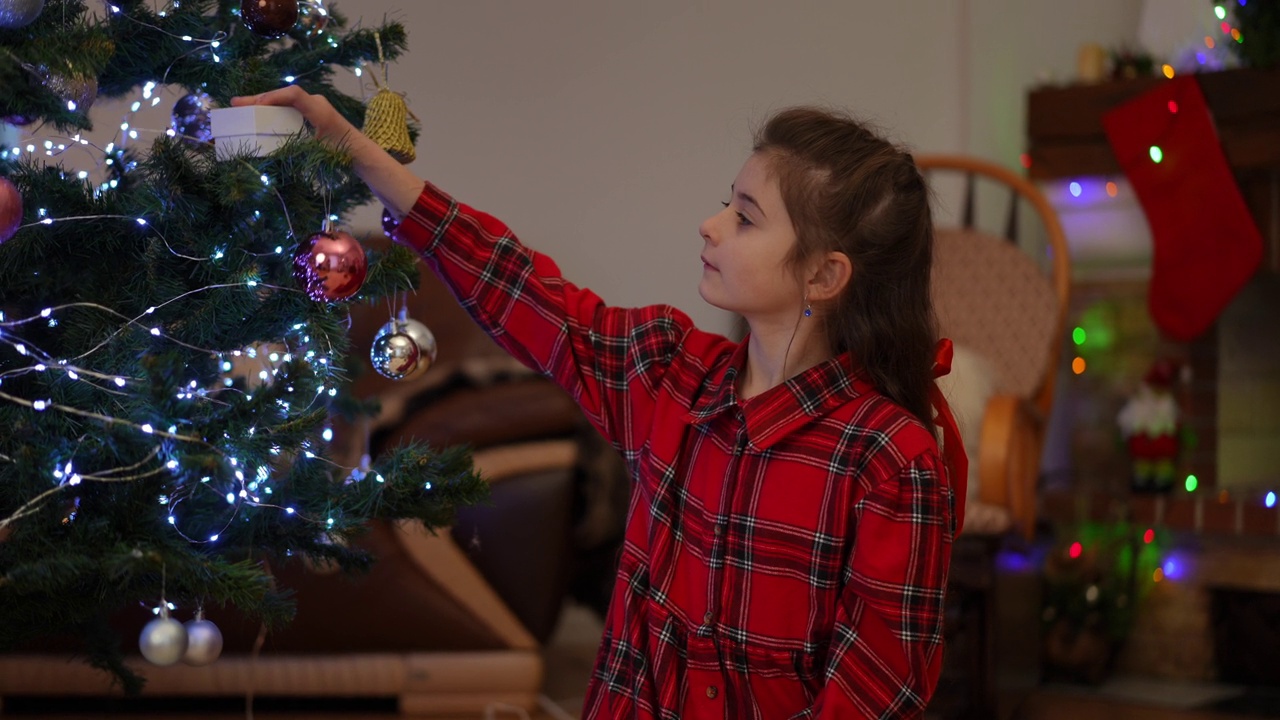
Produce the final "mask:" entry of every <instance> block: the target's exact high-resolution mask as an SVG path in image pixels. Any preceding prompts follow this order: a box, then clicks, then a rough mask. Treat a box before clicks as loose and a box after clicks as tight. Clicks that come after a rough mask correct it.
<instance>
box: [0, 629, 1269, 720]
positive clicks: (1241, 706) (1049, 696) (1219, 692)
mask: <svg viewBox="0 0 1280 720" xmlns="http://www.w3.org/2000/svg"><path fill="white" fill-rule="evenodd" d="M600 631H601V625H600V621H599V619H598V618H597V617H596V616H595V615H594V614H593V613H592V612H591V611H589V610H587V609H585V608H582V607H579V606H569V607H567V608H566V610H565V613H564V616H563V617H562V619H561V622H560V625H559V627H558V628H557V630H556V634H555V637H554V638H553V639H552V640H551V642H550V643H548V646H547V650H546V660H547V678H546V686H545V693H544V697H543V700H542V704H541V708H540V710H539V712H537V713H534V714H527V713H524V712H523V711H513V710H512V709H508V708H502V707H493V708H491V709H490V712H488V713H485V714H484V715H483V716H481V717H480V718H475V717H469V718H466V720H576V719H577V718H578V716H579V713H580V712H581V709H582V701H583V694H584V690H585V688H586V684H587V678H588V677H589V675H590V672H591V663H592V661H593V660H594V658H595V651H596V645H597V643H598V641H599V638H600ZM1251 695H1254V696H1255V697H1251ZM1256 695H1257V693H1252V694H1250V693H1244V692H1243V691H1242V690H1241V689H1240V688H1233V687H1223V686H1215V685H1197V684H1187V683H1169V682H1158V681H1149V680H1138V679H1117V680H1112V681H1110V682H1107V683H1105V684H1104V685H1102V686H1101V687H1098V688H1086V687H1082V686H1074V685H1066V684H1061V685H1057V684H1054V685H1044V684H1041V683H1039V682H1038V680H1037V678H1035V677H1026V676H1023V677H1019V676H1018V674H1017V672H1015V671H1014V670H1013V669H1011V668H1010V667H1009V666H1008V665H1006V666H1005V668H1004V671H1003V672H1002V674H1001V708H1000V717H999V718H993V719H992V720H1079V719H1080V718H1086V719H1087V720H1257V719H1258V718H1280V691H1277V692H1276V693H1274V694H1270V695H1263V696H1261V697H1256ZM231 705H233V703H228V704H227V705H221V706H218V707H209V706H204V707H203V708H199V707H197V708H190V709H188V710H186V711H182V712H180V713H179V712H176V711H173V710H170V711H164V710H159V711H157V709H155V708H153V709H151V711H149V712H147V713H145V714H115V713H113V714H110V715H106V714H105V713H104V712H102V711H101V709H100V708H98V707H90V708H68V707H64V708H59V709H58V712H57V713H56V714H49V713H47V712H39V713H36V712H32V713H28V712H23V708H21V707H12V706H11V707H6V708H5V710H6V712H5V713H4V715H5V716H12V717H41V718H44V719H45V720H90V719H91V718H92V719H94V720H99V719H101V718H103V717H109V718H110V720H156V718H158V717H166V718H174V717H183V718H200V719H201V720H239V719H241V718H248V720H389V719H390V718H394V717H396V715H395V714H394V707H393V706H391V705H388V704H383V705H382V706H376V705H370V704H369V703H364V704H362V705H353V706H351V707H343V706H340V705H335V704H334V703H332V702H326V703H324V704H323V705H322V706H311V707H305V708H298V707H297V706H296V705H295V706H294V707H293V708H289V707H282V706H280V705H271V704H269V703H259V704H258V705H257V706H256V708H255V710H256V712H255V713H254V714H253V715H249V714H247V713H245V712H243V711H241V710H239V708H236V707H232V706H231ZM132 712H133V711H131V713H132ZM211 713H212V714H211ZM436 720H447V719H443V718H437V719H436ZM457 720H463V718H457Z"/></svg>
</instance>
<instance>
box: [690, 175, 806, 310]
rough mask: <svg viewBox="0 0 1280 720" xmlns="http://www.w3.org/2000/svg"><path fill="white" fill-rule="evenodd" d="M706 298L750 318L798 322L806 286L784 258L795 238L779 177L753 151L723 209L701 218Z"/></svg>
mask: <svg viewBox="0 0 1280 720" xmlns="http://www.w3.org/2000/svg"><path fill="white" fill-rule="evenodd" d="M698 230H699V232H700V234H701V235H702V240H703V248H702V280H701V282H699V283H698V294H700V295H701V296H702V299H703V300H706V301H707V302H708V303H711V304H712V305H714V306H716V307H718V308H721V309H723V310H729V311H731V312H736V313H738V314H740V315H742V316H743V317H745V318H746V319H747V320H748V321H752V320H766V319H770V318H772V319H775V320H777V321H782V322H794V320H795V318H796V317H797V316H798V315H799V314H800V312H801V310H802V308H803V306H804V291H803V289H802V287H801V284H800V282H799V281H798V280H797V279H796V277H795V274H794V273H793V272H792V270H791V269H790V268H789V267H787V265H786V262H785V261H786V259H787V257H788V255H789V254H790V253H791V248H792V247H793V246H794V245H795V243H796V234H795V230H794V229H793V228H792V227H791V218H790V217H789V216H788V215H787V209H786V207H785V206H784V205H783V203H782V194H781V192H780V191H779V189H778V181H777V179H776V178H773V177H771V176H770V175H769V173H768V165H767V163H766V161H765V159H764V158H763V157H761V156H760V155H758V154H753V155H752V156H751V157H749V158H747V162H746V163H745V164H744V165H743V166H742V170H741V171H739V172H738V177H737V178H736V179H735V180H734V181H733V187H732V195H731V197H730V198H729V202H728V203H726V204H725V208H724V209H723V210H721V211H720V212H718V213H716V214H714V215H712V216H711V217H709V218H707V219H706V220H704V221H703V222H702V225H701V226H699V228H698Z"/></svg>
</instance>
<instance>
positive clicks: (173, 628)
mask: <svg viewBox="0 0 1280 720" xmlns="http://www.w3.org/2000/svg"><path fill="white" fill-rule="evenodd" d="M138 650H140V651H141V652H142V657H144V658H146V659H147V661H148V662H150V663H151V664H152V665H159V666H161V667H165V666H168V665H173V664H174V663H176V662H178V661H179V660H181V659H182V655H183V653H185V652H186V651H187V629H186V628H185V627H183V626H182V623H180V622H178V621H177V620H174V619H173V618H171V617H169V613H168V612H165V611H162V612H161V614H160V617H158V618H156V619H155V620H152V621H151V622H149V623H147V624H146V625H145V626H143V628H142V633H141V634H140V635H139V636H138Z"/></svg>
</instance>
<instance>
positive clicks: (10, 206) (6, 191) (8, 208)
mask: <svg viewBox="0 0 1280 720" xmlns="http://www.w3.org/2000/svg"><path fill="white" fill-rule="evenodd" d="M21 225H22V193H20V192H18V187H17V186H16V185H14V184H13V183H11V182H9V178H3V177H0V243H2V242H4V241H6V240H8V239H9V238H11V237H13V234H14V233H16V232H18V227H19V226H21Z"/></svg>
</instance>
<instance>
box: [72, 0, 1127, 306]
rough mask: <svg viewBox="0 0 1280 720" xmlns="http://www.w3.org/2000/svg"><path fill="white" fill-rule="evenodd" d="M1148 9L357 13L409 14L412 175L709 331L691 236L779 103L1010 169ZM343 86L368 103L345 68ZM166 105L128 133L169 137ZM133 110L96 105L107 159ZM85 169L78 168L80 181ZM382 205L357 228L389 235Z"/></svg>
mask: <svg viewBox="0 0 1280 720" xmlns="http://www.w3.org/2000/svg"><path fill="white" fill-rule="evenodd" d="M1140 6H1141V0H1077V1H1076V2H1071V3H1064V2H1057V1H1052V0H898V1H896V2H868V1H866V0H844V1H842V2H841V1H836V0H812V1H808V0H797V1H795V2H788V3H783V2H776V1H775V2H763V1H761V0H739V1H736V2H729V1H728V0H706V1H703V2H688V1H680V0H651V1H650V2H645V3H618V2H588V1H587V0H543V2H536V3H535V2H515V1H513V0H467V1H460V0H459V1H454V2H434V3H420V2H413V1H412V0H361V1H360V2H356V1H355V0H346V2H341V1H340V2H338V7H340V8H341V10H342V11H343V12H344V13H345V14H347V15H348V16H349V17H350V18H351V19H352V20H353V22H354V21H357V20H359V19H361V18H363V19H364V20H365V21H366V23H372V22H378V21H381V19H382V18H383V17H384V16H389V17H392V18H395V19H398V20H400V21H402V22H404V23H405V25H406V26H407V28H408V30H409V42H410V50H409V53H408V55H407V57H406V58H404V59H402V60H401V61H400V62H399V63H398V64H397V65H396V66H394V67H393V68H392V69H391V84H392V86H393V87H394V88H395V89H397V90H401V91H404V92H407V93H408V98H409V104H410V107H411V108H412V109H413V111H414V112H415V113H416V114H417V115H418V116H419V117H420V118H421V119H422V121H423V129H424V132H423V136H422V138H421V140H420V142H419V144H418V157H419V159H418V160H417V161H416V162H415V163H414V165H413V169H414V170H415V171H417V172H418V173H419V174H420V175H422V176H423V177H427V178H430V179H431V180H433V181H434V182H436V183H437V184H439V185H441V186H442V187H444V188H445V189H446V190H448V191H450V192H452V193H454V194H455V195H457V196H458V198H459V199H460V200H462V201H464V202H467V203H469V204H472V205H474V206H476V207H478V208H481V209H483V210H486V211H489V212H491V213H493V214H495V215H498V216H499V217H501V218H503V219H504V220H506V221H507V222H508V223H509V224H510V225H511V226H512V227H513V228H514V229H515V230H516V232H517V233H518V234H519V235H520V237H521V238H522V239H523V240H524V241H525V242H526V243H527V244H529V245H531V246H533V247H535V248H537V249H539V250H542V251H544V252H547V253H549V254H550V255H551V256H552V257H554V258H556V260H557V261H558V262H559V263H560V265H561V267H562V269H563V270H564V272H565V275H566V276H567V277H568V278H570V279H571V280H573V281H575V282H578V283H579V284H582V285H586V286H589V287H591V288H593V289H595V290H596V291H597V292H599V293H600V294H601V295H602V296H604V297H605V299H606V300H608V301H610V302H613V303H616V304H641V303H653V302H668V303H671V304H674V305H676V306H678V307H680V308H682V309H684V310H686V311H687V312H689V313H690V314H691V315H692V316H693V317H694V318H695V320H697V321H698V322H699V323H700V324H702V325H703V326H704V327H706V328H707V329H711V330H719V331H728V330H729V324H730V320H729V318H728V317H727V316H726V315H725V314H724V313H722V312H720V311H718V310H716V309H714V308H711V307H709V306H708V305H706V304H705V303H703V302H702V300H701V299H700V298H699V297H698V294H697V291H696V286H697V281H698V278H699V274H700V267H699V264H698V260H697V258H698V252H699V247H700V243H701V241H700V240H699V238H698V235H697V226H698V223H699V222H700V221H701V220H702V219H703V217H705V216H706V215H707V214H709V213H711V212H713V211H715V210H716V209H717V208H719V204H718V203H719V202H720V200H722V199H724V198H725V197H726V195H727V192H728V186H729V183H730V182H731V181H732V179H733V177H734V175H735V174H736V173H737V170H738V168H739V166H740V164H741V163H742V161H743V160H744V159H745V157H746V154H747V152H748V150H749V137H750V134H749V130H750V127H751V126H752V124H753V123H758V122H760V121H761V120H763V119H764V118H765V117H767V115H768V114H769V113H770V112H771V111H773V110H776V109H778V108H781V107H784V106H787V105H790V104H795V103H806V102H819V103H829V104H834V105H840V106H845V107H848V108H850V109H852V110H853V111H855V112H856V113H858V114H860V115H862V116H864V117H867V118H869V119H872V120H874V121H876V122H877V123H878V124H880V125H881V126H883V127H885V128H887V129H888V130H889V131H890V133H891V135H892V136H893V137H894V138H895V139H898V140H900V141H903V142H906V143H908V144H909V145H911V146H912V147H914V148H916V149H918V150H919V151H922V152H923V151H932V152H939V151H944V152H945V151H950V152H956V151H960V152H964V151H967V152H972V153H975V154H978V155H982V156H985V157H989V158H992V159H995V160H998V161H1000V162H1003V163H1005V164H1008V165H1014V164H1015V163H1016V162H1017V157H1018V154H1019V153H1020V152H1021V151H1022V149H1023V147H1024V138H1025V120H1024V106H1025V96H1026V91H1027V89H1028V88H1029V87H1030V86H1031V85H1033V84H1034V83H1035V81H1036V78H1037V77H1039V76H1041V75H1043V74H1045V73H1051V74H1053V75H1054V76H1056V77H1058V78H1060V79H1063V80H1065V79H1067V78H1069V76H1070V75H1071V74H1072V73H1073V72H1074V68H1075V56H1076V50H1077V48H1078V46H1079V45H1080V44H1081V43H1083V42H1086V41H1093V42H1099V43H1101V44H1103V45H1106V46H1111V45H1118V44H1120V43H1123V42H1129V41H1131V40H1132V38H1134V37H1136V32H1137V26H1138V16H1139V11H1140ZM340 75H345V79H344V80H342V82H341V83H340V85H342V86H343V87H345V88H346V89H347V90H348V91H354V92H359V90H358V88H359V83H358V81H357V80H356V79H355V78H354V77H352V76H350V75H349V74H346V73H340ZM180 94H181V93H178V92H172V91H171V92H169V93H166V94H165V95H164V100H163V102H162V103H161V104H160V105H158V106H157V107H156V108H155V109H154V110H153V111H152V112H151V113H150V114H147V113H142V114H139V116H138V117H137V118H135V120H134V126H135V127H138V128H140V129H142V138H141V140H143V141H145V140H147V138H148V136H149V135H150V133H152V132H158V131H162V130H163V128H164V126H165V125H166V124H167V121H168V116H167V111H168V108H170V107H171V106H172V104H173V101H174V100H176V98H177V97H178V96H179V95H180ZM126 105H127V103H123V104H122V103H106V102H102V103H99V105H98V106H97V107H95V109H94V116H95V122H96V123H97V125H98V129H97V130H96V131H95V132H93V133H90V134H89V135H90V136H91V137H92V138H93V139H94V140H95V141H96V142H98V144H99V145H105V144H106V142H108V141H110V140H111V139H112V134H113V133H116V132H117V128H118V126H119V123H120V118H121V116H122V115H123V114H124V111H125V110H126V109H127V107H126ZM86 159H90V158H88V156H87V155H86V156H85V157H82V158H79V159H77V158H74V157H69V158H68V160H69V164H71V165H83V164H85V163H84V161H85V160H86ZM378 214H379V208H369V209H368V210H367V211H366V212H362V213H359V214H357V216H356V217H354V218H353V219H352V224H353V225H354V226H355V227H356V229H357V230H362V231H369V232H373V231H375V230H376V228H377V227H378Z"/></svg>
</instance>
